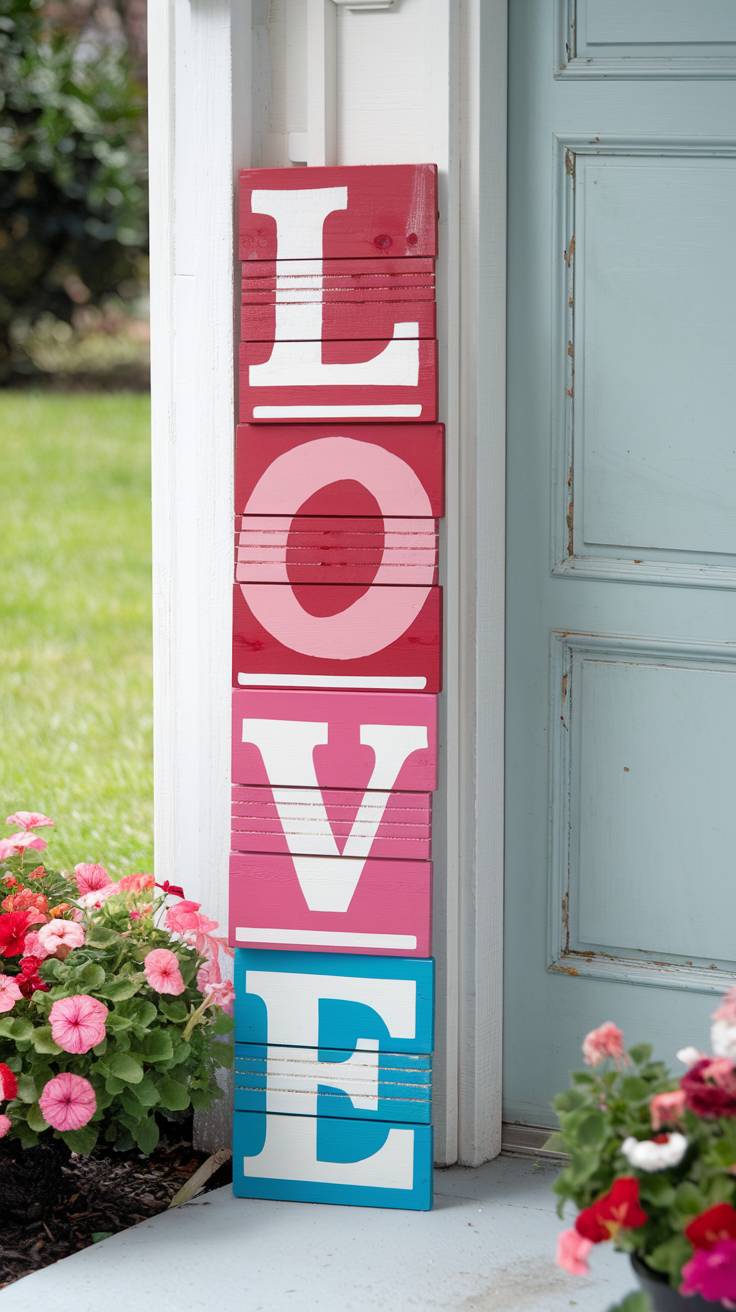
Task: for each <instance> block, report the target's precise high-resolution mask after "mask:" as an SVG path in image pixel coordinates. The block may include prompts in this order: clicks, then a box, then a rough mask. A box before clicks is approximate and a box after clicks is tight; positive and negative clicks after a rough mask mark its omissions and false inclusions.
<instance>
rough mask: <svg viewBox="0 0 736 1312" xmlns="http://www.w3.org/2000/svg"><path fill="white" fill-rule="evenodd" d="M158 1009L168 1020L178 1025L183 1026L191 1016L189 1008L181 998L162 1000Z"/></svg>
mask: <svg viewBox="0 0 736 1312" xmlns="http://www.w3.org/2000/svg"><path fill="white" fill-rule="evenodd" d="M158 1009H159V1011H160V1012H161V1014H162V1015H163V1016H165V1017H166V1019H167V1020H172V1021H174V1023H175V1024H177V1025H183V1024H184V1022H185V1020H186V1019H187V1017H188V1015H189V1008H188V1007H187V1004H186V1002H182V1000H181V998H171V999H168V998H162V999H161V1001H160V1002H159V1004H158Z"/></svg>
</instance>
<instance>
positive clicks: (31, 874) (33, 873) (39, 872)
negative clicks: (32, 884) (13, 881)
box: [26, 866, 46, 879]
mask: <svg viewBox="0 0 736 1312" xmlns="http://www.w3.org/2000/svg"><path fill="white" fill-rule="evenodd" d="M45 878H46V867H45V866H36V868H35V870H29V871H28V874H27V875H26V879H45Z"/></svg>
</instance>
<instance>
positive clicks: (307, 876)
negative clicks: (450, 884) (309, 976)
mask: <svg viewBox="0 0 736 1312" xmlns="http://www.w3.org/2000/svg"><path fill="white" fill-rule="evenodd" d="M431 883H432V867H431V864H430V862H429V861H385V860H381V861H373V860H365V861H363V860H360V859H359V858H345V857H314V856H277V855H275V854H273V853H269V854H266V855H260V854H259V855H251V854H244V855H240V854H237V853H233V855H232V856H231V857H230V944H231V946H232V947H239V948H242V947H256V948H297V949H304V950H306V951H310V952H314V951H319V952H354V953H371V954H373V955H376V956H404V957H427V956H429V954H430V922H431V905H432V897H431Z"/></svg>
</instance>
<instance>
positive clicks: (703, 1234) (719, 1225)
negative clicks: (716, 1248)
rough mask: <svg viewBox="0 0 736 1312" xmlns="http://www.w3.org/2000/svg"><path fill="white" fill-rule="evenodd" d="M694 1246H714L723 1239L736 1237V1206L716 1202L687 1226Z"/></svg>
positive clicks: (688, 1234)
mask: <svg viewBox="0 0 736 1312" xmlns="http://www.w3.org/2000/svg"><path fill="white" fill-rule="evenodd" d="M685 1234H686V1235H687V1237H688V1239H689V1240H690V1243H691V1244H692V1246H693V1248H712V1247H713V1245H714V1244H717V1243H719V1242H720V1241H721V1239H736V1207H732V1206H731V1204H730V1203H716V1205H715V1207H709V1208H708V1209H707V1211H705V1212H701V1213H700V1216H696V1217H695V1219H694V1220H693V1221H691V1222H690V1224H689V1225H687V1226H685Z"/></svg>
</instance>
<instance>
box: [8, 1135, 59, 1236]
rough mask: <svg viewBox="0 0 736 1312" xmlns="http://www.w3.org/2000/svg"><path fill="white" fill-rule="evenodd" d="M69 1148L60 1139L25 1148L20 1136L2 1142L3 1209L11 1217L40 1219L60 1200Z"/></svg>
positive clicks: (30, 1219) (31, 1219) (29, 1219)
mask: <svg viewBox="0 0 736 1312" xmlns="http://www.w3.org/2000/svg"><path fill="white" fill-rule="evenodd" d="M68 1161H69V1153H68V1150H67V1149H66V1148H65V1147H64V1145H63V1144H62V1143H59V1142H58V1140H56V1139H52V1140H51V1141H50V1142H49V1143H39V1144H37V1145H36V1147H35V1148H23V1147H22V1146H21V1144H20V1143H19V1142H18V1140H17V1139H6V1140H5V1141H4V1142H3V1143H2V1144H0V1180H1V1181H2V1213H3V1216H4V1217H7V1218H12V1219H16V1218H17V1219H20V1220H22V1219H26V1220H28V1221H37V1220H38V1219H39V1218H40V1217H42V1216H45V1215H46V1213H47V1212H49V1211H50V1210H51V1208H52V1207H54V1206H55V1204H56V1203H57V1202H58V1201H59V1198H60V1196H61V1192H62V1189H63V1184H64V1174H63V1167H64V1165H65V1163H66V1162H68Z"/></svg>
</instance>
